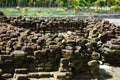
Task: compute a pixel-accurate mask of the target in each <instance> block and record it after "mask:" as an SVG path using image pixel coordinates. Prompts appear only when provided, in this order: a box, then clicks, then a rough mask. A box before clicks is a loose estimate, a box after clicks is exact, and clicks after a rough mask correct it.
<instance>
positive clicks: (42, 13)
mask: <svg viewBox="0 0 120 80" xmlns="http://www.w3.org/2000/svg"><path fill="white" fill-rule="evenodd" d="M1 11H3V12H4V14H5V15H6V16H20V15H22V16H57V15H83V14H81V13H74V11H64V10H30V9H28V10H27V11H26V10H25V9H21V10H17V9H14V10H8V9H7V10H1Z"/></svg>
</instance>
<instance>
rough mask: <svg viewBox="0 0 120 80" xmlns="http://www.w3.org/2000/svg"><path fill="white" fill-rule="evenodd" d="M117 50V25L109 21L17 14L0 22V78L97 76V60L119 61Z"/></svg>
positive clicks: (119, 42)
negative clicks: (43, 17) (22, 15)
mask: <svg viewBox="0 0 120 80" xmlns="http://www.w3.org/2000/svg"><path fill="white" fill-rule="evenodd" d="M119 53H120V26H115V25H114V24H112V23H109V21H103V20H100V19H94V20H92V19H84V20H83V19H69V18H46V19H42V18H37V17H36V18H33V17H30V18H24V17H21V16H20V17H9V18H7V19H6V20H5V22H4V23H3V22H0V78H4V79H5V78H9V77H11V75H13V74H14V76H13V77H14V78H15V79H16V80H32V79H33V78H39V79H42V78H49V79H48V80H70V79H71V78H72V75H73V74H82V73H85V74H92V75H95V74H96V75H95V76H94V78H96V77H98V76H97V75H99V64H98V61H99V60H101V61H103V62H104V63H106V62H107V63H110V64H119V63H120V62H119V60H120V57H119V56H120V55H119ZM52 71H57V73H51V72H52ZM44 72H46V73H44ZM6 73H8V75H7V77H6V75H5V74H6ZM10 73H11V75H10Z"/></svg>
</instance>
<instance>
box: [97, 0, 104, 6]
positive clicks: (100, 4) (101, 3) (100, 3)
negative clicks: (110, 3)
mask: <svg viewBox="0 0 120 80" xmlns="http://www.w3.org/2000/svg"><path fill="white" fill-rule="evenodd" d="M95 5H96V6H100V7H103V6H105V5H106V0H97V1H96V2H95Z"/></svg>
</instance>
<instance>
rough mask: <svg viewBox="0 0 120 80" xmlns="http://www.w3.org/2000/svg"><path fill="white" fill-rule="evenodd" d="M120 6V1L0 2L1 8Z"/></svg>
mask: <svg viewBox="0 0 120 80" xmlns="http://www.w3.org/2000/svg"><path fill="white" fill-rule="evenodd" d="M114 5H118V6H120V0H0V7H16V6H21V7H25V6H26V7H67V8H74V7H75V6H80V7H84V6H87V7H90V6H100V7H103V6H109V7H110V6H114Z"/></svg>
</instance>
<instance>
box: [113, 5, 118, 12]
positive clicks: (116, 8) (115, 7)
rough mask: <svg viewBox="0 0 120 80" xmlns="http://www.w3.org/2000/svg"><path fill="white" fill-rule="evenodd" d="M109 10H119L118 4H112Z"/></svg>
mask: <svg viewBox="0 0 120 80" xmlns="http://www.w3.org/2000/svg"><path fill="white" fill-rule="evenodd" d="M111 10H114V11H119V10H120V6H118V5H115V6H112V7H111Z"/></svg>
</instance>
